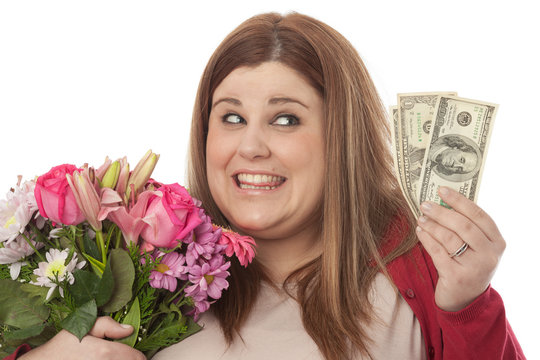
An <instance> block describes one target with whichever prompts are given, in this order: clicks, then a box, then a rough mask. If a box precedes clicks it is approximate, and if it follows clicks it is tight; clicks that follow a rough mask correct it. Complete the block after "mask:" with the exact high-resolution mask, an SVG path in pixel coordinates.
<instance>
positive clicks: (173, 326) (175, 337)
mask: <svg viewBox="0 0 540 360" xmlns="http://www.w3.org/2000/svg"><path fill="white" fill-rule="evenodd" d="M171 315H172V316H171ZM160 325H162V326H160V327H159V328H158V329H157V330H156V331H154V332H153V333H151V334H149V335H148V336H146V337H143V339H142V340H141V341H140V342H139V343H137V345H135V348H136V349H137V350H139V351H143V352H145V354H146V355H150V354H152V355H153V354H154V353H155V352H156V351H157V350H159V349H160V348H162V347H166V346H170V345H172V344H174V343H177V342H180V341H182V340H183V339H185V338H187V337H188V336H190V335H193V334H195V333H196V332H198V331H199V330H201V329H202V327H201V326H199V325H198V324H197V323H196V322H195V321H193V319H192V318H190V317H186V316H181V317H180V318H177V317H176V316H174V314H169V315H167V316H166V317H165V318H163V319H162V321H161V324H160Z"/></svg>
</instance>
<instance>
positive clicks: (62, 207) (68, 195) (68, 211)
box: [34, 164, 85, 225]
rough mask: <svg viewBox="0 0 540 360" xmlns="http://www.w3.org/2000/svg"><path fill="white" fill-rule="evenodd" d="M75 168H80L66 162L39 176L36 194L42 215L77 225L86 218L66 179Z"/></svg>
mask: <svg viewBox="0 0 540 360" xmlns="http://www.w3.org/2000/svg"><path fill="white" fill-rule="evenodd" d="M75 170H80V169H78V168H77V167H76V166H74V165H69V164H64V165H59V166H55V167H53V168H52V169H51V170H50V171H49V172H48V173H46V174H44V175H41V176H40V177H38V179H37V181H36V187H35V189H34V195H35V197H36V202H37V206H38V208H39V212H40V214H41V216H43V217H45V218H49V219H50V220H52V221H54V222H56V223H60V224H63V225H77V224H80V223H81V222H83V221H84V220H85V218H84V215H83V213H82V212H81V210H80V209H79V206H78V205H77V201H76V200H75V196H74V195H73V191H72V190H71V188H70V187H69V183H68V181H67V179H66V175H67V174H70V175H71V174H73V172H74V171H75Z"/></svg>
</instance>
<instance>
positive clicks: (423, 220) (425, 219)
mask: <svg viewBox="0 0 540 360" xmlns="http://www.w3.org/2000/svg"><path fill="white" fill-rule="evenodd" d="M418 221H420V222H421V223H425V222H427V218H426V217H425V216H420V217H419V218H418Z"/></svg>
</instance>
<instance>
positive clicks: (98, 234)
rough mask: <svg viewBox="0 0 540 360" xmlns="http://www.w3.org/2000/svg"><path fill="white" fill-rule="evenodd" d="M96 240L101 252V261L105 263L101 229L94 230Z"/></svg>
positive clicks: (105, 252) (105, 255) (105, 250)
mask: <svg viewBox="0 0 540 360" xmlns="http://www.w3.org/2000/svg"><path fill="white" fill-rule="evenodd" d="M96 241H97V245H98V248H99V251H100V252H101V262H102V263H104V264H105V263H107V249H106V248H105V241H104V240H103V232H101V230H98V231H96Z"/></svg>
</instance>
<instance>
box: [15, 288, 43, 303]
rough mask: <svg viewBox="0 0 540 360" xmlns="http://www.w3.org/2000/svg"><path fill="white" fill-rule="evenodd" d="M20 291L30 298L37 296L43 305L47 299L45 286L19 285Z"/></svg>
mask: <svg viewBox="0 0 540 360" xmlns="http://www.w3.org/2000/svg"><path fill="white" fill-rule="evenodd" d="M21 290H22V291H24V292H25V293H27V294H29V295H30V296H39V297H40V298H41V300H42V301H43V302H44V303H45V301H46V299H47V293H48V292H49V288H48V287H46V286H39V285H32V284H28V283H26V284H21Z"/></svg>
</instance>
